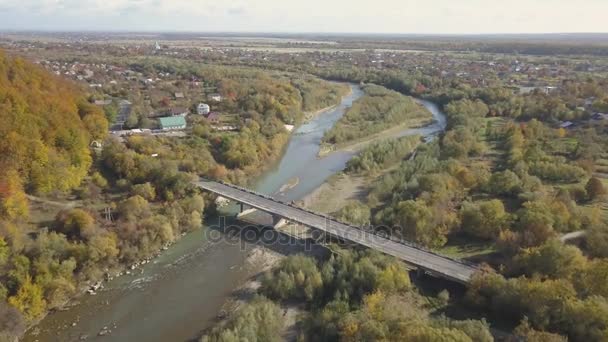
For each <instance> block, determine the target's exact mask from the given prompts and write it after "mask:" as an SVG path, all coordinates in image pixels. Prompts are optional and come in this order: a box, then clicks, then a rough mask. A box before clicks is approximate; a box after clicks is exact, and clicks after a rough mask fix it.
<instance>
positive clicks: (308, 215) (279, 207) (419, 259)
mask: <svg viewBox="0 0 608 342" xmlns="http://www.w3.org/2000/svg"><path fill="white" fill-rule="evenodd" d="M197 185H198V186H199V187H200V188H202V189H204V190H207V191H211V192H213V193H216V194H218V195H220V196H222V197H225V198H228V199H231V200H233V201H236V202H240V203H244V204H246V205H248V206H251V207H253V208H256V209H259V210H262V211H264V212H267V213H270V214H273V215H277V216H280V217H283V218H285V219H287V220H289V221H293V222H297V223H300V224H303V225H305V226H308V227H311V228H314V229H319V230H322V231H325V232H327V233H329V234H331V235H333V236H336V237H339V238H342V239H345V240H348V241H351V242H355V243H357V244H360V245H363V246H366V247H369V248H372V249H375V250H378V251H380V252H383V253H385V254H389V255H392V256H395V257H397V258H399V259H401V260H403V261H405V262H407V263H409V264H412V265H414V266H417V267H420V268H422V269H424V270H425V271H427V272H429V273H432V274H434V275H436V276H439V277H443V278H446V279H450V280H453V281H457V282H459V283H463V284H466V283H468V282H469V281H470V279H471V276H472V275H473V273H474V272H475V271H477V268H476V267H475V266H471V265H468V264H466V263H463V262H460V261H458V260H453V259H450V258H447V257H444V256H441V255H437V254H435V253H432V252H429V251H426V250H423V249H421V248H418V247H416V246H413V245H407V244H403V243H399V242H396V241H393V240H389V239H387V238H384V237H381V236H378V235H374V234H370V233H369V232H365V231H363V230H361V229H358V228H355V227H353V226H349V225H347V224H344V223H340V222H337V221H335V220H333V219H331V218H329V217H326V216H322V215H319V214H316V213H312V212H310V211H307V210H305V209H302V208H298V207H295V206H293V205H290V204H286V203H282V202H278V201H276V200H273V199H271V198H269V197H267V196H263V195H260V194H256V193H253V192H251V191H249V190H246V189H242V188H237V187H235V186H232V185H228V184H223V183H218V182H215V181H209V180H201V181H199V182H198V183H197Z"/></svg>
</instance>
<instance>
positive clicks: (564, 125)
mask: <svg viewBox="0 0 608 342" xmlns="http://www.w3.org/2000/svg"><path fill="white" fill-rule="evenodd" d="M559 127H560V128H572V127H574V123H573V122H572V121H564V122H562V123H561V124H560V125H559Z"/></svg>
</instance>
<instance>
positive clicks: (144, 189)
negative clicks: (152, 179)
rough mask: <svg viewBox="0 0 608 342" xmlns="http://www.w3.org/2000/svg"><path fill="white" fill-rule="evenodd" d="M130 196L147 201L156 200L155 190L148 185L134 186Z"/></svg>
mask: <svg viewBox="0 0 608 342" xmlns="http://www.w3.org/2000/svg"><path fill="white" fill-rule="evenodd" d="M131 195H133V196H141V197H143V198H144V199H146V200H147V201H154V199H155V198H156V189H154V186H153V185H152V184H150V183H144V184H135V185H133V187H132V189H131Z"/></svg>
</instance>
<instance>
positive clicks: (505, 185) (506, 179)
mask: <svg viewBox="0 0 608 342" xmlns="http://www.w3.org/2000/svg"><path fill="white" fill-rule="evenodd" d="M520 190H521V180H520V179H519V177H518V176H517V175H516V174H515V173H514V172H513V171H511V170H506V171H503V172H495V173H493V174H492V176H491V177H490V181H489V182H488V192H490V193H492V194H496V195H507V196H508V195H515V194H516V193H517V192H519V191H520Z"/></svg>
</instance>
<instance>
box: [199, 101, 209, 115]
mask: <svg viewBox="0 0 608 342" xmlns="http://www.w3.org/2000/svg"><path fill="white" fill-rule="evenodd" d="M210 111H211V108H210V107H209V105H208V104H206V103H199V104H198V106H197V107H196V112H197V113H198V115H207V114H209V112H210Z"/></svg>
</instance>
